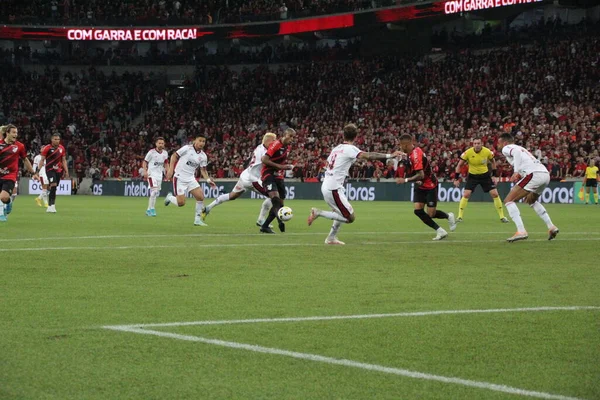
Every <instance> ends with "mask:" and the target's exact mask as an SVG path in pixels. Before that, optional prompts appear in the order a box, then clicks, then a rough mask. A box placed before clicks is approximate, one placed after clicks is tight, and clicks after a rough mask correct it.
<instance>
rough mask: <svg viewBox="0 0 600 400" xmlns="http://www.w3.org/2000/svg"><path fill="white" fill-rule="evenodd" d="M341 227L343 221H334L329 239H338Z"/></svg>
mask: <svg viewBox="0 0 600 400" xmlns="http://www.w3.org/2000/svg"><path fill="white" fill-rule="evenodd" d="M333 214H335V213H333ZM341 226H342V222H341V221H333V225H332V226H331V230H330V231H329V236H328V238H330V239H333V238H334V237H336V236H337V234H338V231H339V230H340V227H341Z"/></svg>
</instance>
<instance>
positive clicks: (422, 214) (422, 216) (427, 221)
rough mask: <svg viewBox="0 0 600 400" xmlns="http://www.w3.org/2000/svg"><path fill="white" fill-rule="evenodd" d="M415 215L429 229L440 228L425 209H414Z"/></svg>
mask: <svg viewBox="0 0 600 400" xmlns="http://www.w3.org/2000/svg"><path fill="white" fill-rule="evenodd" d="M415 215H416V216H417V217H419V219H420V220H421V221H423V223H424V224H425V225H427V226H428V227H430V228H431V229H435V230H436V231H437V230H438V229H439V228H440V226H439V225H438V224H436V223H435V221H434V220H433V219H431V217H430V216H429V215H428V214H427V213H426V212H425V210H423V209H421V210H415Z"/></svg>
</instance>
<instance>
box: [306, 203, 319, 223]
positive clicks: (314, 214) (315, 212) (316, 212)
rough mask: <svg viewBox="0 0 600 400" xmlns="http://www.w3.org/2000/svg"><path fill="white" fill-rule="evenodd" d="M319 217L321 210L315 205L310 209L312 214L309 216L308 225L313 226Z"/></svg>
mask: <svg viewBox="0 0 600 400" xmlns="http://www.w3.org/2000/svg"><path fill="white" fill-rule="evenodd" d="M317 218H319V210H317V209H316V208H314V207H313V208H311V209H310V215H309V216H308V226H311V225H312V223H313V222H314V220H315V219H317Z"/></svg>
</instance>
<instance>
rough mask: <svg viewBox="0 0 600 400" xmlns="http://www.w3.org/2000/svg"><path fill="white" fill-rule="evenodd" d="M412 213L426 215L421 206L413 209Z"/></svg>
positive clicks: (418, 215) (419, 215)
mask: <svg viewBox="0 0 600 400" xmlns="http://www.w3.org/2000/svg"><path fill="white" fill-rule="evenodd" d="M414 213H415V215H416V216H417V217H421V216H425V215H427V213H426V212H425V210H423V209H422V208H419V209H417V210H415V211H414Z"/></svg>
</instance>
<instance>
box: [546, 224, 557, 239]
mask: <svg viewBox="0 0 600 400" xmlns="http://www.w3.org/2000/svg"><path fill="white" fill-rule="evenodd" d="M558 232H559V230H558V228H557V227H555V226H553V227H552V228H550V229H549V230H548V240H552V239H554V238H555V237H556V235H558Z"/></svg>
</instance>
